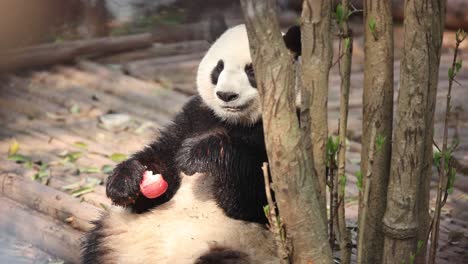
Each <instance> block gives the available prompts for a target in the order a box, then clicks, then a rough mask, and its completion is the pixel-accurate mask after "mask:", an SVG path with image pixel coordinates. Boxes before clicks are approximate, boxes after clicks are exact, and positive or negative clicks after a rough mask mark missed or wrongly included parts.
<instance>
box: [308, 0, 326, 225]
mask: <svg viewBox="0 0 468 264" xmlns="http://www.w3.org/2000/svg"><path fill="white" fill-rule="evenodd" d="M331 2H332V1H331V0H320V1H312V0H306V1H304V2H303V7H302V15H301V20H302V26H301V38H302V39H301V42H302V90H301V92H302V98H303V102H302V107H303V108H304V109H301V111H302V112H304V113H309V120H310V126H308V127H307V128H308V129H310V130H311V132H310V137H311V144H312V152H313V157H314V162H315V163H314V164H315V170H316V172H317V177H318V182H319V189H318V197H319V201H320V204H321V205H322V210H324V211H323V212H322V216H323V218H324V221H325V222H326V219H327V217H326V207H325V203H326V198H325V195H326V173H325V169H326V164H327V162H326V143H327V138H328V121H327V118H328V115H327V103H328V76H329V71H330V66H331V60H332V56H333V50H332V42H331V33H330V32H331V26H330V20H331V8H332V3H331ZM312 128H313V129H312Z"/></svg>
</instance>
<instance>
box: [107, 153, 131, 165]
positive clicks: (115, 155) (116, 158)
mask: <svg viewBox="0 0 468 264" xmlns="http://www.w3.org/2000/svg"><path fill="white" fill-rule="evenodd" d="M109 158H110V159H111V160H112V161H114V162H117V163H119V162H122V161H124V160H126V159H127V155H125V154H123V153H113V154H112V155H110V157H109Z"/></svg>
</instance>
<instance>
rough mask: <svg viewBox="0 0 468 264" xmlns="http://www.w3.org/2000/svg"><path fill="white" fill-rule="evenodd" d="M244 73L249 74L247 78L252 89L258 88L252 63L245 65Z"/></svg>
mask: <svg viewBox="0 0 468 264" xmlns="http://www.w3.org/2000/svg"><path fill="white" fill-rule="evenodd" d="M244 71H245V74H247V78H248V79H249V83H250V85H252V87H254V88H257V81H256V80H255V72H254V69H253V66H252V63H249V64H247V65H245V68H244Z"/></svg>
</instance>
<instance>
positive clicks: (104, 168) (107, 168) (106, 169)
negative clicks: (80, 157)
mask: <svg viewBox="0 0 468 264" xmlns="http://www.w3.org/2000/svg"><path fill="white" fill-rule="evenodd" d="M113 170H114V166H112V165H109V164H106V165H104V166H102V168H101V171H102V173H105V174H111V173H112V171H113Z"/></svg>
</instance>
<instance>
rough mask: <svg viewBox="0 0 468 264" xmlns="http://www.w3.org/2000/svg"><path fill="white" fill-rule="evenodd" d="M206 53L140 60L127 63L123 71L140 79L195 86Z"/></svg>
mask: <svg viewBox="0 0 468 264" xmlns="http://www.w3.org/2000/svg"><path fill="white" fill-rule="evenodd" d="M203 55H204V53H194V54H186V55H178V56H172V57H164V58H154V59H147V60H139V61H134V62H130V63H127V64H125V65H124V66H123V70H124V71H125V72H126V73H128V74H129V75H131V76H134V77H136V78H139V79H143V80H149V81H155V80H161V79H162V80H164V79H168V80H169V81H171V82H173V83H187V84H195V83H196V82H195V79H196V73H197V69H198V64H199V63H200V60H201V58H202V57H203Z"/></svg>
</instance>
